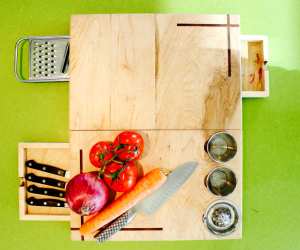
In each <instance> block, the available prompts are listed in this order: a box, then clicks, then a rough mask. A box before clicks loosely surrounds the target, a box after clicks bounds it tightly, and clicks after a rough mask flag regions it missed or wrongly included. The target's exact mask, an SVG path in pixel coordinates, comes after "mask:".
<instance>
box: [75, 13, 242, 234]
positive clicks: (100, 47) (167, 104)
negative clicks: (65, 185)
mask: <svg viewBox="0 0 300 250" xmlns="http://www.w3.org/2000/svg"><path fill="white" fill-rule="evenodd" d="M239 44H240V42H239V17H238V16H229V15H182V14H180V15H177V14H174V15H173V14H172V15H171V14H128V15H127V14H105V15H76V16H73V17H72V20H71V47H70V48H71V50H70V51H71V53H70V76H71V81H70V135H71V141H70V147H71V168H72V169H71V170H72V174H73V175H75V174H78V173H79V172H80V171H90V170H93V168H92V167H91V164H90V163H89V160H88V153H89V149H90V147H91V146H92V145H93V144H94V143H96V142H97V141H99V140H113V139H114V136H115V135H117V133H119V132H120V131H122V130H125V129H135V130H138V131H139V132H140V133H142V134H143V136H144V139H145V141H146V152H145V155H144V157H143V158H142V159H141V163H142V165H143V167H144V169H145V172H146V171H148V170H149V169H151V168H153V167H157V166H159V167H168V168H170V169H172V168H175V167H176V166H177V165H178V164H181V163H183V162H185V161H190V160H196V161H198V162H199V163H200V167H199V169H198V170H197V171H196V172H195V174H194V175H193V176H192V178H191V179H190V180H189V181H188V182H187V183H186V184H185V185H184V186H183V187H182V189H181V190H180V191H179V192H178V193H176V195H174V196H173V197H172V198H171V199H170V201H168V203H166V204H165V205H164V206H163V207H162V208H161V209H160V210H159V211H158V212H157V213H156V214H154V215H153V216H149V217H146V216H143V215H139V216H138V217H136V219H135V220H134V221H133V222H132V223H131V224H130V225H129V226H128V227H127V229H125V230H123V231H121V232H119V233H118V234H116V235H115V236H114V237H113V239H114V240H188V239H215V238H216V236H214V235H212V234H211V233H209V232H208V231H207V230H206V228H205V225H204V224H203V222H202V215H203V213H204V211H205V209H206V208H207V206H208V205H209V203H211V202H213V201H215V200H216V199H217V197H216V196H214V195H212V194H210V193H209V192H208V191H207V190H206V188H205V186H204V178H205V176H206V175H207V173H208V172H209V171H210V170H211V169H212V168H213V167H215V166H217V164H216V163H213V162H212V161H211V160H209V159H208V157H207V155H206V153H205V152H204V149H203V145H204V143H205V141H206V140H207V139H208V138H209V136H210V135H212V134H213V133H214V132H216V131H220V130H226V131H228V132H230V133H231V134H233V135H234V137H235V138H236V140H237V142H238V147H239V148H238V153H237V155H236V157H235V158H234V159H233V160H231V161H229V162H228V164H227V165H228V166H229V167H230V168H231V169H232V170H234V172H235V173H236V175H237V178H238V185H237V188H236V190H235V191H234V192H233V193H232V194H230V195H229V196H228V197H226V199H228V200H230V201H233V202H234V203H235V204H236V205H237V206H238V209H239V211H240V216H241V209H242V130H241V129H242V126H241V112H242V110H241V95H240V93H241V88H240V85H241V84H240V54H239ZM85 220H86V218H84V217H80V216H78V215H76V214H74V213H72V214H71V232H72V233H71V235H72V239H74V240H80V239H81V240H86V239H91V238H90V237H85V238H83V237H81V236H80V234H79V231H78V229H79V227H80V225H81V224H82V223H83V222H84V221H85ZM240 221H241V220H240ZM241 228H242V227H241V223H239V225H238V228H237V230H236V231H235V232H234V233H233V234H231V235H229V236H226V237H224V238H240V237H241V232H242V230H241Z"/></svg>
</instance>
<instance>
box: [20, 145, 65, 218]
mask: <svg viewBox="0 0 300 250" xmlns="http://www.w3.org/2000/svg"><path fill="white" fill-rule="evenodd" d="M30 159H34V160H35V161H37V162H41V163H45V164H49V165H54V166H59V167H60V168H62V169H66V170H68V169H69V166H70V151H69V143H36V142H33V143H19V160H18V161H19V168H18V169H19V173H18V176H19V178H20V187H19V216H20V220H41V221H50V220H52V221H68V220H70V211H69V209H68V208H58V207H51V208H49V207H38V206H28V205H27V204H26V198H27V197H29V196H30V197H31V196H33V197H35V198H45V197H43V196H42V195H36V194H31V193H28V192H27V187H28V186H29V185H30V184H32V183H31V182H29V181H27V180H25V175H26V173H34V174H36V175H40V176H44V177H51V178H56V179H60V180H63V181H66V179H65V178H63V177H60V176H57V175H52V174H48V173H44V172H41V171H39V170H35V169H30V168H26V167H25V162H26V160H30ZM35 185H36V186H39V187H43V186H45V185H42V184H36V183H35ZM45 187H46V186H45Z"/></svg>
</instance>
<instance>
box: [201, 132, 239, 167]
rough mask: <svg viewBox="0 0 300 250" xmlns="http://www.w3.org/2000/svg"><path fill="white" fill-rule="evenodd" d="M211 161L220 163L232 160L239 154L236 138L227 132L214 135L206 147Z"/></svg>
mask: <svg viewBox="0 0 300 250" xmlns="http://www.w3.org/2000/svg"><path fill="white" fill-rule="evenodd" d="M204 149H205V151H206V152H207V154H208V156H209V157H210V159H212V160H213V161H215V162H218V163H224V162H227V161H229V160H231V159H232V158H233V157H234V156H235V154H236V152H237V143H236V141H235V139H234V137H233V136H232V135H230V134H228V133H226V132H218V133H215V134H213V135H212V136H211V137H210V138H209V139H208V141H207V142H206V143H205V146H204Z"/></svg>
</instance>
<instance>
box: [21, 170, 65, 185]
mask: <svg viewBox="0 0 300 250" xmlns="http://www.w3.org/2000/svg"><path fill="white" fill-rule="evenodd" d="M25 179H26V180H28V181H32V182H36V183H41V184H44V185H48V186H53V187H58V188H65V186H66V183H65V182H64V181H59V180H56V179H52V178H48V177H41V176H37V175H35V174H32V173H30V174H26V175H25Z"/></svg>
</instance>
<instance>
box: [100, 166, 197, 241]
mask: <svg viewBox="0 0 300 250" xmlns="http://www.w3.org/2000/svg"><path fill="white" fill-rule="evenodd" d="M197 166H198V163H197V162H187V163H184V164H182V165H180V166H178V167H177V168H175V169H174V170H173V171H172V172H171V173H170V174H169V175H168V177H167V180H166V182H165V183H164V184H163V185H162V186H161V187H160V188H159V189H158V190H157V191H155V192H154V193H153V194H151V195H149V196H148V197H146V198H145V199H144V200H142V201H141V202H140V203H138V204H137V205H136V206H134V207H133V208H131V209H129V210H128V211H127V212H125V213H124V214H122V215H121V216H120V217H118V218H117V219H116V220H114V221H113V222H112V223H111V224H110V225H109V226H108V227H106V228H105V229H104V230H102V231H100V232H99V233H97V234H96V235H95V236H94V238H95V239H96V240H97V242H98V243H102V242H104V241H106V240H108V239H109V238H110V237H111V236H112V235H114V234H115V233H117V232H118V231H120V230H121V229H122V228H123V227H124V226H126V225H127V224H128V223H129V222H130V221H132V220H133V219H134V217H135V216H136V215H137V213H139V212H143V213H145V214H152V213H154V212H155V211H157V210H158V209H159V208H160V207H161V206H162V205H163V204H164V203H165V202H166V201H167V200H168V199H169V198H170V197H171V196H172V195H173V194H174V193H176V191H177V190H178V189H179V188H180V187H181V186H182V185H183V184H184V183H185V182H186V181H187V180H188V179H189V177H190V176H191V175H192V173H193V172H194V171H195V169H196V167H197Z"/></svg>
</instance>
